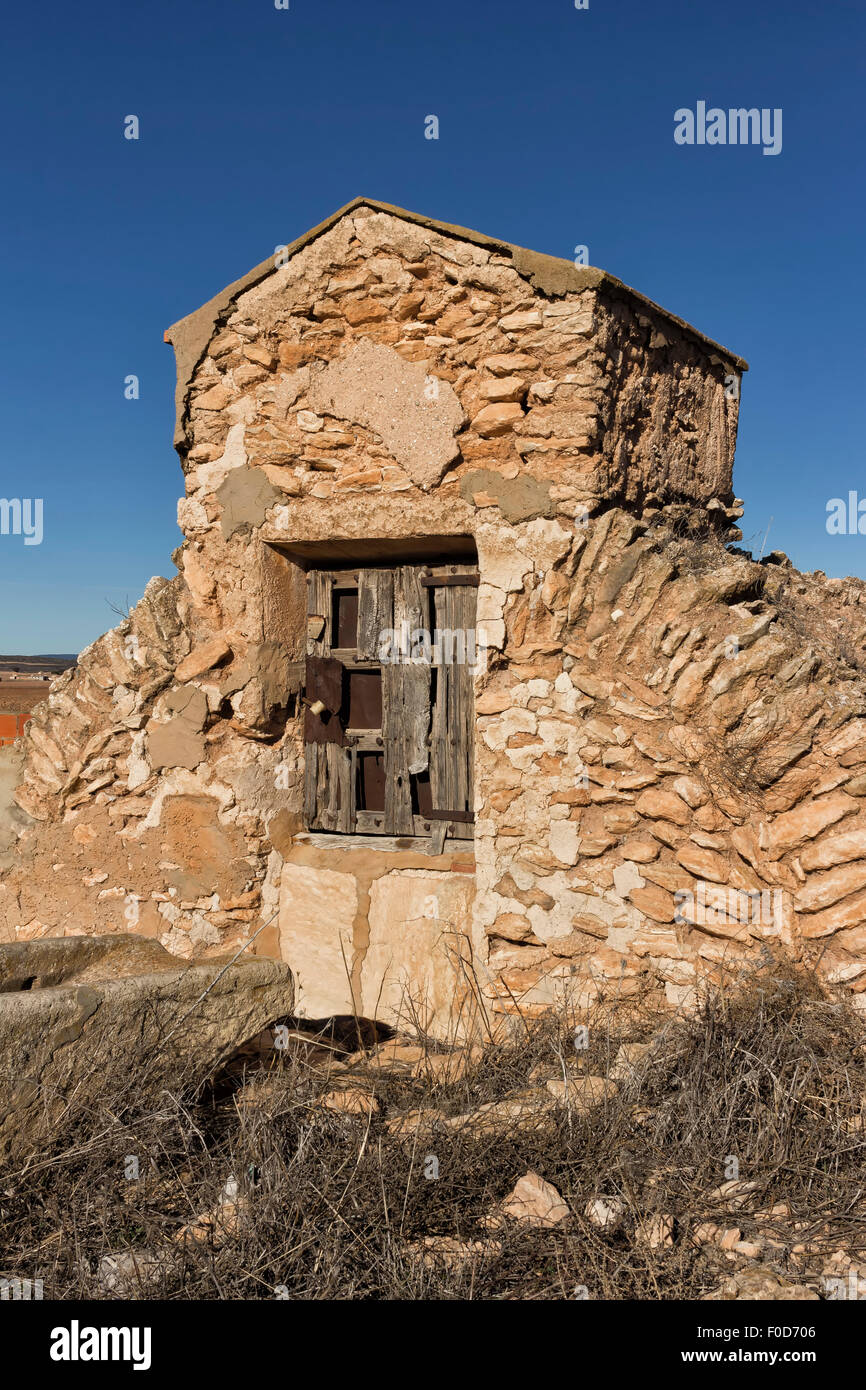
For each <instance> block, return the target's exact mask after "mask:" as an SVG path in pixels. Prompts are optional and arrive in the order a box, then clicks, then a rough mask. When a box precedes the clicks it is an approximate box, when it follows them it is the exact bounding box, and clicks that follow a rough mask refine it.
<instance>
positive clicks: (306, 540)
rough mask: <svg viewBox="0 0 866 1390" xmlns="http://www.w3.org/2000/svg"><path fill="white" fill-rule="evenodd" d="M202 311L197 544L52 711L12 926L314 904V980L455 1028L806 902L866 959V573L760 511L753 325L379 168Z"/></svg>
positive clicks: (193, 342) (185, 387) (34, 732)
mask: <svg viewBox="0 0 866 1390" xmlns="http://www.w3.org/2000/svg"><path fill="white" fill-rule="evenodd" d="M166 336H167V339H168V340H169V341H170V342H171V343H172V344H173V345H174V349H175V352H176V356H177V364H178V387H177V401H176V405H177V426H176V436H175V442H176V446H177V449H178V452H179V455H180V458H181V462H182V465H183V470H184V475H185V484H186V485H185V493H184V496H183V498H182V499H181V500H180V503H179V505H178V519H179V523H180V526H181V528H182V530H183V532H184V536H185V539H184V542H183V545H182V546H181V547H180V549H179V551H177V552H176V553H175V557H174V558H175V561H176V564H177V568H178V571H179V573H178V577H176V578H175V579H173V580H170V581H169V580H165V579H154V580H152V581H151V583H150V584H149V585H148V587H147V590H146V592H145V594H144V597H143V598H142V600H141V602H140V603H139V604H138V606H137V607H136V609H135V610H134V611H133V613H132V614H131V615H130V617H129V619H128V620H127V621H124V622H123V623H121V624H120V626H119V627H117V628H116V629H115V630H114V631H113V632H110V633H108V634H106V635H105V636H104V637H102V638H100V639H99V640H98V641H97V642H95V643H94V644H93V645H92V646H91V647H89V648H88V649H87V650H86V651H85V652H84V653H82V656H81V659H80V662H79V665H78V668H77V670H76V671H75V672H74V673H73V674H67V675H66V676H64V677H62V678H61V679H60V680H58V681H55V683H54V685H53V686H52V688H51V693H50V695H49V697H48V699H47V700H46V701H45V703H43V704H41V705H39V706H37V707H36V709H35V710H34V711H33V719H32V722H31V723H30V725H29V726H28V729H27V733H26V735H25V736H24V739H23V766H22V771H21V776H20V781H19V783H18V786H17V790H16V791H15V801H14V806H12V807H7V808H6V811H5V812H4V825H5V828H6V838H7V840H8V839H9V837H10V836H11V834H12V832H13V831H14V833H15V834H16V835H17V836H18V838H17V840H16V841H15V843H14V844H13V846H12V848H11V849H8V850H7V851H6V853H5V858H4V860H3V863H4V864H5V866H6V867H5V872H4V877H3V883H2V891H0V922H2V933H3V935H4V937H5V938H6V939H7V940H14V939H28V938H33V937H40V936H57V935H63V934H65V933H72V932H94V933H106V932H124V931H135V932H140V933H144V934H145V935H147V936H151V937H155V938H157V939H158V940H159V941H160V942H161V943H162V944H163V945H164V946H165V947H166V948H167V949H168V950H169V951H171V952H173V953H175V954H176V955H179V956H183V957H200V956H201V957H208V956H214V955H219V954H223V953H225V952H227V951H229V950H236V949H238V948H239V947H240V946H241V945H242V944H243V943H244V942H246V941H249V939H250V938H251V937H252V935H253V934H254V933H255V932H257V931H258V929H259V927H260V926H261V924H262V923H263V922H265V921H267V919H268V918H269V917H271V916H272V915H273V914H277V915H276V916H275V918H274V921H273V922H272V924H271V925H270V926H268V927H267V928H266V929H265V930H264V931H263V932H261V934H260V935H258V937H257V938H256V942H255V947H254V949H255V951H256V952H257V953H260V954H271V955H274V956H281V957H282V958H283V959H284V960H286V961H287V962H288V963H289V965H290V966H291V967H292V970H293V971H294V972H295V975H296V978H297V984H298V1001H299V1008H300V1009H301V1010H302V1011H303V1012H305V1013H306V1014H307V1015H308V1016H310V1017H320V1016H325V1015H330V1014H333V1013H343V1012H349V1011H353V1010H356V1011H358V1012H359V1013H361V1014H363V1015H366V1016H370V1017H372V1016H376V1017H379V1018H381V1019H384V1020H386V1021H387V1020H392V1019H393V1018H394V1017H395V1016H396V1014H397V1012H398V1010H399V1009H400V1008H401V1007H403V1008H406V1007H409V1008H410V1009H411V1008H414V1009H415V1010H416V1011H417V1014H418V1016H419V1017H420V1019H421V1021H423V1022H425V1023H426V1024H428V1025H429V1026H431V1027H432V1028H433V1030H434V1031H437V1032H439V1033H441V1034H444V1033H446V1032H448V1031H449V1029H451V1028H452V1027H457V1028H458V1030H462V1031H467V1030H468V1028H469V1026H470V1023H471V1020H472V1019H473V1017H475V1016H476V1015H479V1014H481V1015H483V1016H484V1017H485V1018H486V1019H487V1021H488V1023H489V1022H491V1021H493V1022H495V1021H496V1020H497V1019H499V1020H504V1021H507V1020H508V1018H509V1017H510V1016H511V1015H513V1013H514V1011H515V1010H516V1009H517V1008H519V1009H520V1010H522V1011H523V1013H524V1014H533V1013H535V1012H537V1011H539V1010H542V1009H544V1008H546V1007H548V1006H549V1005H550V1004H552V1003H554V1002H557V1001H559V1000H561V999H563V998H564V997H566V996H570V997H571V998H573V999H574V1000H575V1001H576V1002H577V1004H578V1005H583V1004H589V1003H591V1002H592V1001H593V1000H594V999H596V998H598V997H599V996H603V995H608V994H612V993H616V994H618V995H620V996H624V995H625V996H627V995H629V994H634V993H637V992H646V993H648V994H649V995H650V996H651V997H653V998H655V999H661V998H663V997H664V998H666V999H667V1000H668V1001H669V1002H670V1003H671V1004H673V1005H676V1004H680V1003H688V1001H689V1000H690V999H692V998H693V997H694V991H695V989H696V987H697V986H698V984H699V982H700V980H701V979H702V978H703V977H709V978H712V979H724V978H727V976H728V972H729V971H731V970H736V969H737V968H738V967H739V966H740V965H741V964H742V963H743V962H746V961H751V960H754V959H755V958H756V957H757V956H758V955H759V954H760V953H761V952H762V950H764V949H765V948H766V947H767V946H768V945H774V944H777V943H782V944H783V945H784V946H785V947H786V948H787V949H788V950H789V951H791V952H792V953H793V954H794V955H797V956H798V957H801V958H803V959H805V960H807V961H810V962H813V963H814V964H815V966H816V968H817V969H818V970H819V971H820V972H821V973H822V974H823V975H824V976H826V977H828V978H829V979H831V980H835V981H844V982H847V984H849V985H850V987H851V989H852V990H853V991H854V992H855V994H857V993H858V992H859V991H860V990H861V989H866V814H864V799H863V798H864V794H866V752H864V740H863V733H864V729H866V718H864V716H866V707H864V684H863V680H862V677H861V675H860V669H859V668H860V663H861V660H862V655H863V637H864V611H863V586H862V585H860V584H859V583H858V582H856V581H836V582H832V581H825V580H824V579H823V576H812V577H810V576H801V575H798V574H797V573H796V572H795V571H794V570H793V569H792V568H791V566H790V564H789V563H788V562H787V561H786V560H785V557H783V556H778V555H774V556H772V557H770V562H769V563H768V562H767V561H765V562H763V563H756V562H754V561H753V560H752V559H751V558H750V557H749V556H747V555H745V554H744V553H741V552H740V553H738V552H736V550H732V549H731V548H730V546H731V544H732V543H733V542H736V541H737V540H739V539H741V536H740V533H739V531H738V529H737V527H736V522H737V520H738V518H739V516H740V515H741V513H742V505H741V503H740V502H739V501H738V499H736V498H735V497H734V495H733V491H732V467H733V457H734V445H735V438H736V426H737V408H738V404H739V395H740V382H741V377H742V373H743V370H744V368H745V363H744V362H743V361H742V360H741V359H740V358H738V357H736V356H734V355H733V354H732V353H730V352H728V351H727V350H726V349H724V348H722V347H720V346H718V345H717V344H715V343H713V342H711V341H710V340H708V339H707V338H705V337H704V336H703V335H702V334H700V333H698V332H697V331H695V330H694V329H693V328H690V327H689V326H688V325H687V324H685V323H683V322H682V321H681V320H679V319H677V318H675V317H674V316H673V315H671V314H669V313H667V312H666V311H664V310H663V309H661V308H659V307H658V306H657V305H654V304H652V303H650V302H649V301H648V300H646V299H645V298H644V297H643V296H641V295H640V294H638V293H636V292H635V291H633V290H631V289H629V288H627V287H626V286H625V285H623V284H621V283H620V282H619V281H617V280H615V279H614V278H613V277H612V276H610V275H608V274H606V273H604V272H602V271H598V270H594V269H590V268H577V267H575V266H573V265H571V264H570V263H569V262H566V261H559V260H555V259H553V258H551V257H548V256H543V255H537V254H535V253H533V252H529V251H525V250H522V249H520V248H517V247H513V246H509V245H506V244H504V243H501V242H498V241H495V240H492V239H490V238H488V237H485V236H481V235H479V234H477V233H474V232H469V231H466V230H464V229H461V228H457V227H450V226H445V225H443V224H440V223H436V222H433V221H430V220H428V219H424V218H421V217H418V216H415V215H414V214H411V213H407V212H403V211H401V210H400V209H397V208H391V207H388V206H385V205H382V204H379V203H375V202H371V201H369V200H366V199H359V200H357V201H356V202H354V203H351V204H349V205H348V206H347V207H345V208H343V209H342V210H341V211H340V212H338V213H336V214H335V215H334V216H333V217H332V218H330V219H329V220H328V221H327V222H325V223H323V224H322V225H321V226H319V227H317V228H315V229H314V230H313V231H311V232H310V233H308V234H307V235H306V236H304V237H303V238H301V239H300V240H299V241H297V242H295V243H293V244H292V245H289V246H287V247H285V248H282V249H281V250H280V251H279V252H278V254H277V255H276V257H272V258H271V259H269V260H268V261H266V262H264V263H263V264H262V265H260V266H258V267H257V268H256V269H255V270H253V271H252V272H250V274H249V275H247V276H246V277H244V278H243V279H242V280H239V281H237V282H236V283H235V284H233V285H231V286H229V288H228V289H226V290H224V291H223V292H222V293H221V294H219V295H217V296H216V297H215V298H214V299H213V300H211V301H210V302H209V303H208V304H206V305H205V306H204V307H203V308H202V309H199V310H198V311H197V312H195V313H193V314H191V315H189V316H188V317H187V318H185V319H182V320H181V321H180V322H179V323H177V324H175V325H174V326H173V327H172V328H171V329H169V330H168V333H167V335H166ZM425 631H428V632H429V633H430V642H429V645H428V647H425V645H424V638H423V633H424V632H425ZM440 631H444V632H445V633H448V634H450V638H449V641H448V642H446V643H444V644H443V643H439V644H438V647H437V633H438V632H440ZM388 633H390V634H391V638H390V639H387V634H388ZM383 634H386V637H383ZM419 634H422V635H421V636H419ZM389 640H391V641H392V643H393V645H392V647H390V648H389V646H388V641H389ZM383 641H384V643H385V645H384V646H383ZM461 642H462V643H463V645H464V650H463V657H462V659H461V651H460V643H461ZM395 653H396V656H395ZM412 655H414V656H415V657H416V658H419V657H420V659H416V660H411V659H410V658H411V656H412ZM19 756H20V753H19ZM10 827H11V829H10ZM455 1019H459V1023H457V1024H455Z"/></svg>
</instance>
